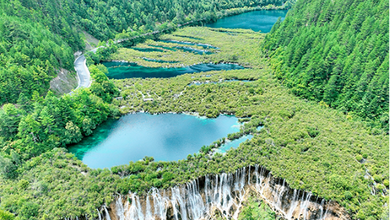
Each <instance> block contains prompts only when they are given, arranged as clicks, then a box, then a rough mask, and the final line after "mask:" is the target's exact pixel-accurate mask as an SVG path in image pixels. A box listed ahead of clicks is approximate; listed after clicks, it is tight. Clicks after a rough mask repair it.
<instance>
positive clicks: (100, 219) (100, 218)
mask: <svg viewBox="0 0 390 220" xmlns="http://www.w3.org/2000/svg"><path fill="white" fill-rule="evenodd" d="M96 211H97V213H98V217H99V220H102V216H101V215H100V211H99V209H96Z"/></svg>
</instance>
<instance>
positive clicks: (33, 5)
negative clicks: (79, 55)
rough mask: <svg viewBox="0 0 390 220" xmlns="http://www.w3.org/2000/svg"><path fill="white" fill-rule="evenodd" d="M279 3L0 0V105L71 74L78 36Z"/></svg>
mask: <svg viewBox="0 0 390 220" xmlns="http://www.w3.org/2000/svg"><path fill="white" fill-rule="evenodd" d="M285 2H286V1H285V0H258V1H239V0H229V1H214V2H208V1H194V0H184V1H170V0H159V1H144V0H139V1H122V0H104V1H103V0H85V1H84V0H42V1H41V0H39V1H38V0H13V1H8V0H0V11H1V13H0V54H1V55H0V105H3V104H4V103H17V101H18V100H21V99H23V98H27V99H31V97H32V95H33V94H34V92H36V93H37V94H38V95H45V94H46V93H47V91H48V89H49V82H50V80H51V79H53V78H54V77H55V76H56V75H57V72H58V71H59V68H64V69H67V70H70V71H73V61H74V56H73V53H74V52H76V51H79V50H83V48H84V45H85V44H84V40H83V38H84V35H83V34H81V33H82V31H85V32H87V33H89V34H91V35H92V36H94V37H96V38H97V39H99V40H102V41H103V40H108V39H113V38H115V37H116V36H125V37H128V36H137V35H140V34H144V33H146V32H151V31H154V30H162V29H165V28H168V27H176V25H178V24H182V23H185V22H188V21H195V20H203V21H205V22H207V21H212V20H215V19H216V18H217V13H220V11H221V10H224V9H230V8H240V7H255V6H264V5H268V4H274V5H279V6H280V5H282V4H283V3H285ZM289 2H291V0H290V1H289ZM289 5H291V3H290V4H286V7H289Z"/></svg>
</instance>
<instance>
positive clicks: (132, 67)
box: [102, 62, 244, 79]
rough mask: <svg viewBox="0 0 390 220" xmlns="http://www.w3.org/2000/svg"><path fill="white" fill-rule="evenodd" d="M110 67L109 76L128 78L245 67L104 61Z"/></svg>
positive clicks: (167, 76)
mask: <svg viewBox="0 0 390 220" xmlns="http://www.w3.org/2000/svg"><path fill="white" fill-rule="evenodd" d="M102 64H103V65H105V66H106V67H107V68H108V74H107V76H108V78H110V79H126V78H169V77H174V76H178V75H182V74H186V73H198V72H207V71H213V70H235V69H244V67H242V66H240V65H236V64H225V63H219V64H210V63H209V64H197V65H193V66H187V67H180V68H152V67H144V66H139V65H137V64H135V63H123V62H103V63H102Z"/></svg>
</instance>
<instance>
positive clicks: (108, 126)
mask: <svg viewBox="0 0 390 220" xmlns="http://www.w3.org/2000/svg"><path fill="white" fill-rule="evenodd" d="M239 130H240V123H239V122H238V119H237V118H236V117H234V116H226V115H220V116H219V117H217V118H213V119H208V118H201V117H196V116H191V115H186V114H160V115H151V114H147V113H137V114H129V115H125V116H123V117H121V118H120V119H119V120H111V121H107V122H105V123H103V124H102V125H101V126H99V127H98V128H97V129H96V130H95V131H94V133H93V135H91V136H89V137H86V138H85V139H84V140H83V141H82V142H80V143H79V144H76V145H73V146H70V147H69V151H70V152H72V153H74V154H75V155H76V156H77V157H78V158H79V159H81V160H82V161H83V163H85V164H87V165H88V166H89V167H91V168H105V167H106V168H110V167H112V166H117V165H122V164H128V163H129V162H130V161H138V160H140V159H142V158H144V157H145V156H152V157H154V159H155V160H156V161H175V160H180V159H185V158H187V155H188V154H194V153H197V152H199V150H200V148H201V147H202V146H203V145H206V146H208V145H210V144H211V143H212V142H214V141H216V140H219V139H221V138H223V137H227V135H228V134H230V133H235V132H238V131H239ZM249 138H250V137H249V136H248V135H247V136H244V138H242V139H238V140H236V141H232V142H229V143H228V144H226V146H225V145H223V146H222V148H223V149H222V150H223V151H226V150H228V149H230V148H231V147H233V148H236V147H238V145H239V144H240V143H241V142H243V141H245V140H247V139H249Z"/></svg>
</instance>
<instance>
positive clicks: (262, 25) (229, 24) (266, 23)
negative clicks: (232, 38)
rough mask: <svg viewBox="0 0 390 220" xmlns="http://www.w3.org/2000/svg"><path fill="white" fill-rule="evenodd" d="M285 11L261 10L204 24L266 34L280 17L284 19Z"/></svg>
mask: <svg viewBox="0 0 390 220" xmlns="http://www.w3.org/2000/svg"><path fill="white" fill-rule="evenodd" d="M286 14H287V10H261V11H251V12H247V13H243V14H239V15H234V16H230V17H225V18H222V19H219V20H217V22H215V23H210V24H206V26H207V27H212V28H243V29H252V30H253V31H261V32H262V33H268V32H270V31H271V28H272V26H273V25H274V24H275V22H276V21H277V20H278V18H279V17H282V20H283V19H284V18H285V17H286Z"/></svg>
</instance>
